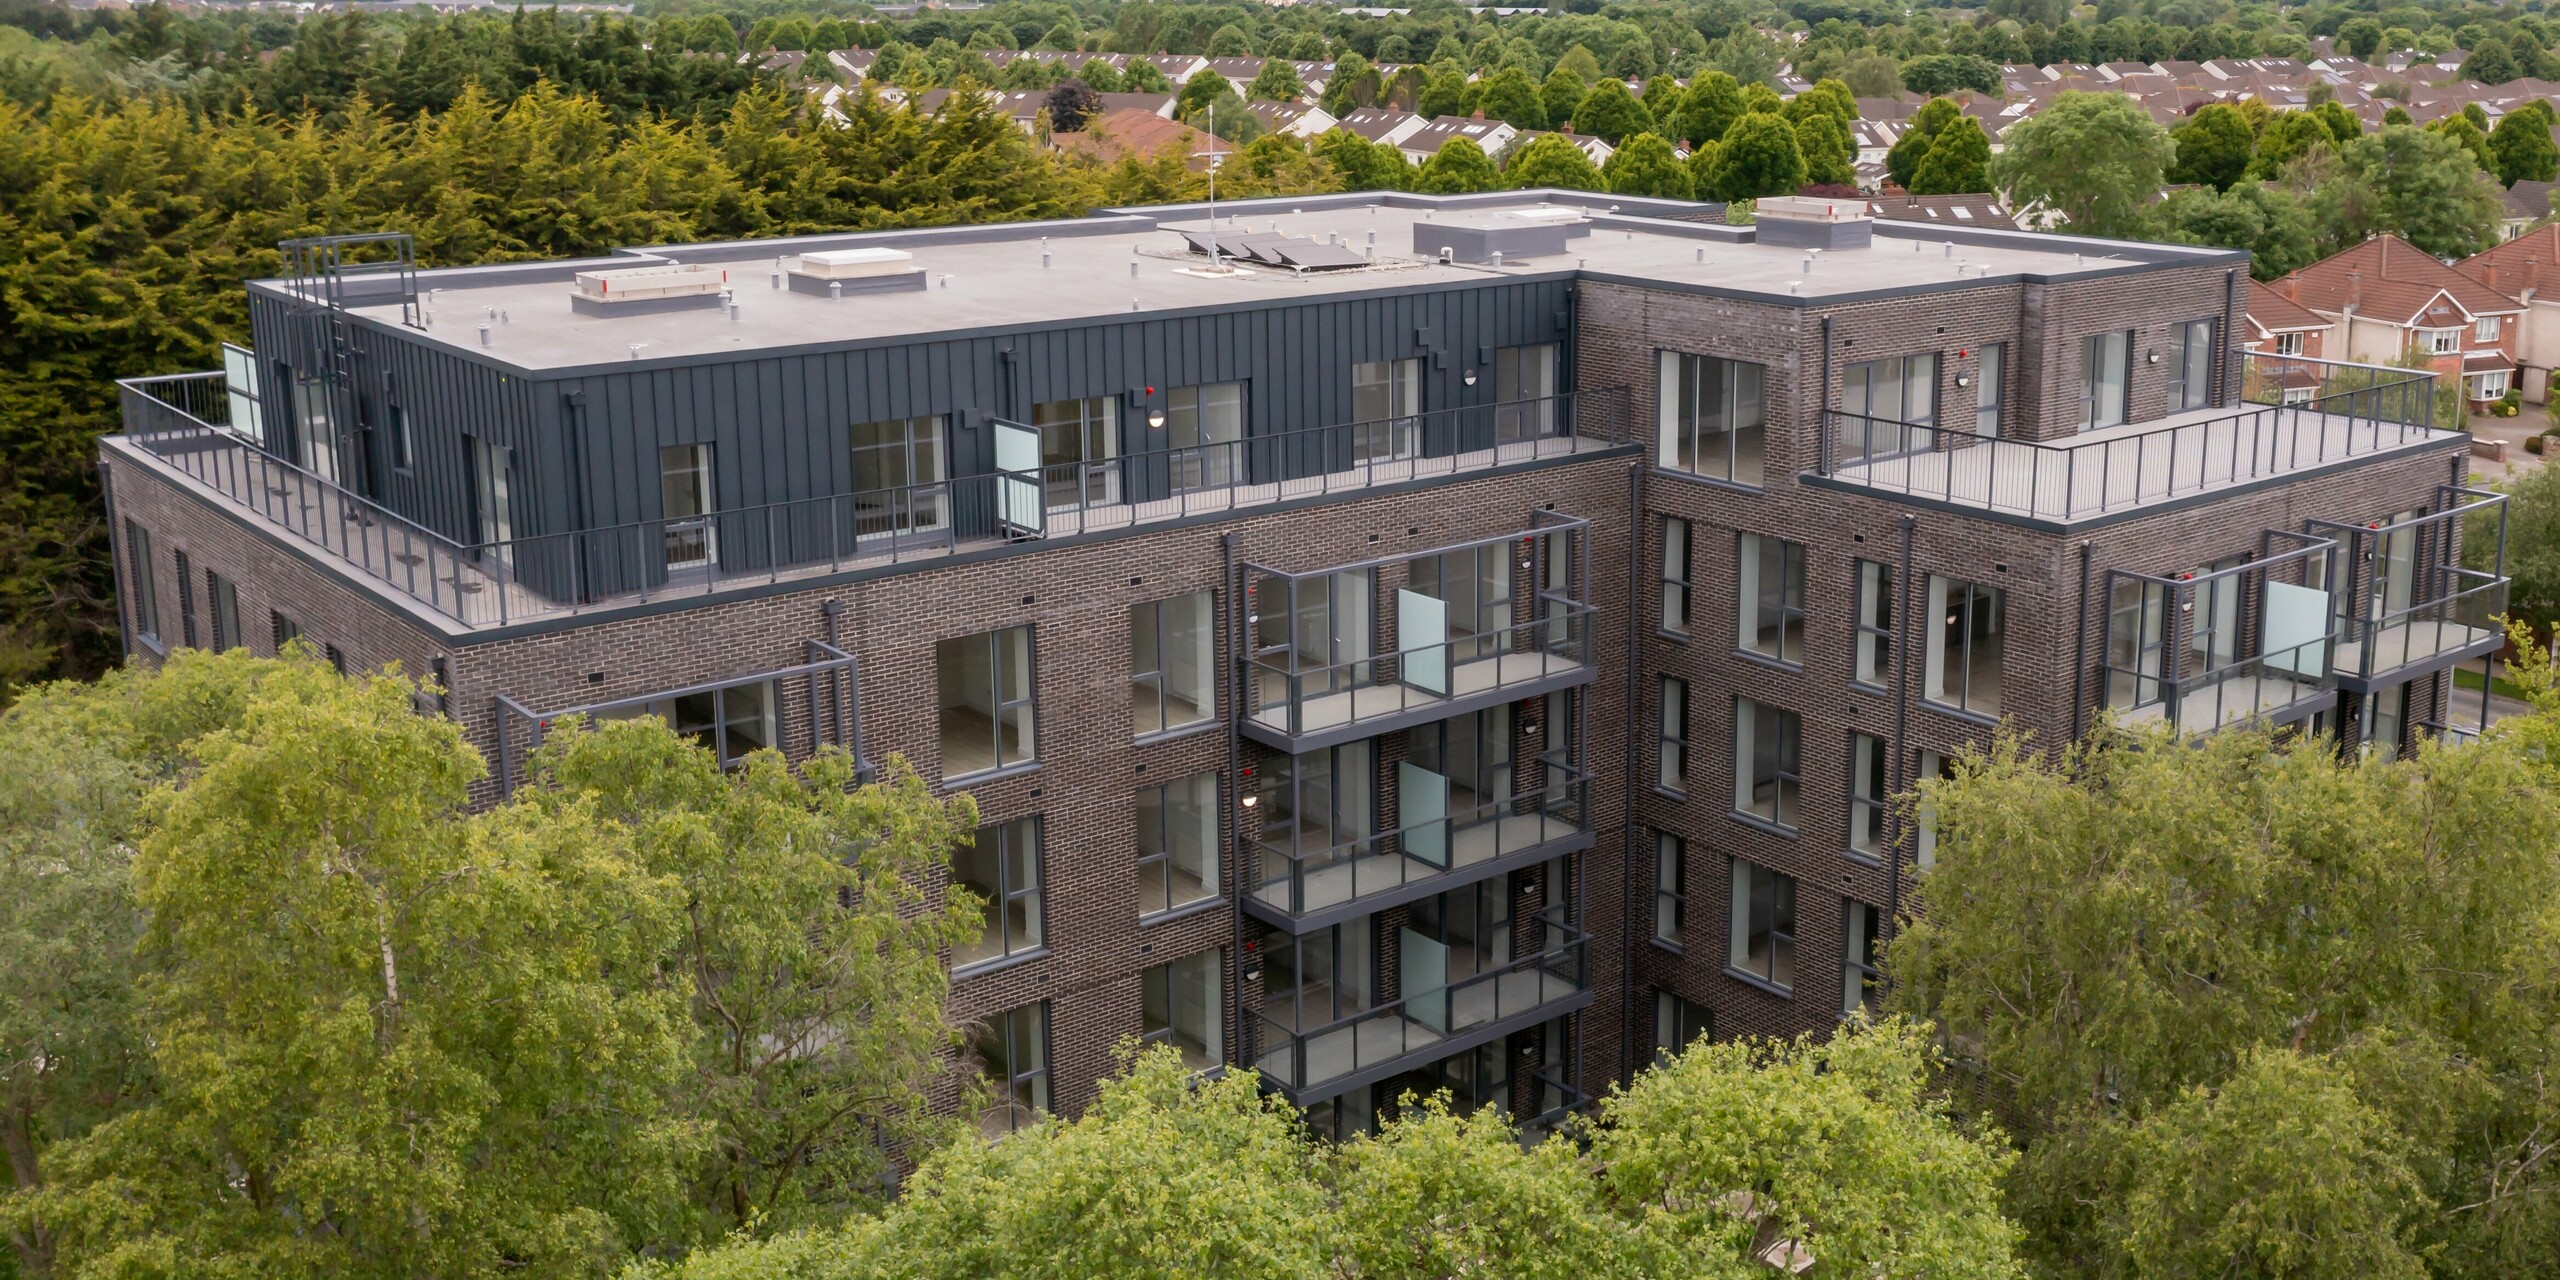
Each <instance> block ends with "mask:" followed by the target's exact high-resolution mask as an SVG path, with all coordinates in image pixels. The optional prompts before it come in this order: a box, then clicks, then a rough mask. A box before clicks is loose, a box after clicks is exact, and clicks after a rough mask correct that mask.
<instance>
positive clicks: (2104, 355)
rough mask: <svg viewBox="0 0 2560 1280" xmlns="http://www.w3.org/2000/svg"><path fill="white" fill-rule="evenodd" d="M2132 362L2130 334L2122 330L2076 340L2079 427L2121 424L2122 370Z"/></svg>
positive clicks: (2123, 403) (2092, 428) (2097, 428)
mask: <svg viewBox="0 0 2560 1280" xmlns="http://www.w3.org/2000/svg"><path fill="white" fill-rule="evenodd" d="M2132 363H2133V335H2132V334H2131V333H2128V332H2125V331H2123V330H2118V331H2116V332H2114V333H2093V334H2090V335H2089V336H2088V337H2085V338H2082V339H2081V340H2080V429H2081V430H2083V431H2098V430H2102V429H2104V428H2107V427H2116V426H2122V425H2124V420H2125V370H2126V368H2127V367H2128V366H2130V365H2131V364H2132Z"/></svg>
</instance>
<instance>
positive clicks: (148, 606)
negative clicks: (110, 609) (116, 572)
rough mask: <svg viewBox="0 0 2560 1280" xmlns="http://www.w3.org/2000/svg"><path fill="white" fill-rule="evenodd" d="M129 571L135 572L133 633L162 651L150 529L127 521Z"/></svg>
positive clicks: (126, 554)
mask: <svg viewBox="0 0 2560 1280" xmlns="http://www.w3.org/2000/svg"><path fill="white" fill-rule="evenodd" d="M124 556H125V569H126V572H128V573H130V574H132V575H133V589H132V590H131V591H129V592H127V593H126V594H127V595H129V596H131V597H132V598H133V635H134V638H135V639H137V640H140V641H142V642H143V643H144V644H146V645H149V646H150V647H151V649H152V651H153V652H155V653H156V652H160V651H161V645H160V582H159V579H158V577H157V576H156V575H155V574H154V571H153V570H154V566H153V565H152V563H151V531H150V530H148V529H145V528H143V527H142V525H141V524H140V523H139V522H138V521H134V520H126V521H125V522H124Z"/></svg>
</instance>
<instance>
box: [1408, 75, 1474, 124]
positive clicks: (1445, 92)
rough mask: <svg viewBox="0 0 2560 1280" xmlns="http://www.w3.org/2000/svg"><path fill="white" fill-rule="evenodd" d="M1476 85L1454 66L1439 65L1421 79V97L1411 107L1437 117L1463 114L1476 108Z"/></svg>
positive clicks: (1426, 114) (1470, 112)
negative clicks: (1427, 77) (1425, 78)
mask: <svg viewBox="0 0 2560 1280" xmlns="http://www.w3.org/2000/svg"><path fill="white" fill-rule="evenodd" d="M1477 92H1478V90H1477V88H1476V86H1475V85H1474V84H1473V83H1472V82H1470V81H1469V80H1468V79H1467V77H1466V74H1465V73H1464V72H1461V71H1459V70H1458V69H1457V68H1456V67H1441V68H1438V69H1436V70H1434V71H1433V72H1432V73H1431V76H1430V78H1429V79H1427V80H1425V81H1423V84H1422V98H1421V100H1420V101H1418V102H1416V103H1414V106H1413V109H1414V110H1415V111H1417V112H1420V113H1421V114H1423V115H1425V116H1429V117H1432V118H1434V119H1437V118H1438V117H1441V116H1463V115H1470V114H1472V113H1474V111H1475V109H1476V95H1477Z"/></svg>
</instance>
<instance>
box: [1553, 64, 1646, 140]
mask: <svg viewBox="0 0 2560 1280" xmlns="http://www.w3.org/2000/svg"><path fill="white" fill-rule="evenodd" d="M1653 127H1654V125H1653V113H1652V112H1650V111H1647V110H1645V107H1644V104H1643V103H1641V102H1638V101H1637V100H1636V98H1635V95H1633V94H1631V93H1628V92H1627V86H1626V83H1625V82H1624V81H1621V80H1616V79H1604V80H1602V81H1601V82H1600V83H1599V84H1597V85H1594V86H1593V87H1592V89H1591V92H1589V93H1586V94H1584V95H1582V101H1581V102H1579V103H1577V104H1575V105H1574V108H1573V128H1574V132H1576V133H1585V134H1590V135H1593V136H1595V137H1598V138H1599V139H1601V140H1602V141H1604V142H1607V143H1608V144H1610V145H1611V146H1616V145H1617V143H1618V141H1619V140H1620V139H1622V138H1629V137H1633V136H1635V135H1636V134H1639V133H1646V132H1650V131H1651V130H1652V129H1653Z"/></svg>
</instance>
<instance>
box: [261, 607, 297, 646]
mask: <svg viewBox="0 0 2560 1280" xmlns="http://www.w3.org/2000/svg"><path fill="white" fill-rule="evenodd" d="M301 638H302V624H301V623H299V622H296V621H295V620H293V619H292V618H290V617H288V616H286V615H285V614H283V613H281V612H279V611H277V610H274V609H269V610H267V641H268V643H269V644H272V645H274V646H275V651H276V652H277V653H283V652H284V647H285V646H286V645H289V644H292V643H293V642H294V641H296V640H299V639H301Z"/></svg>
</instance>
